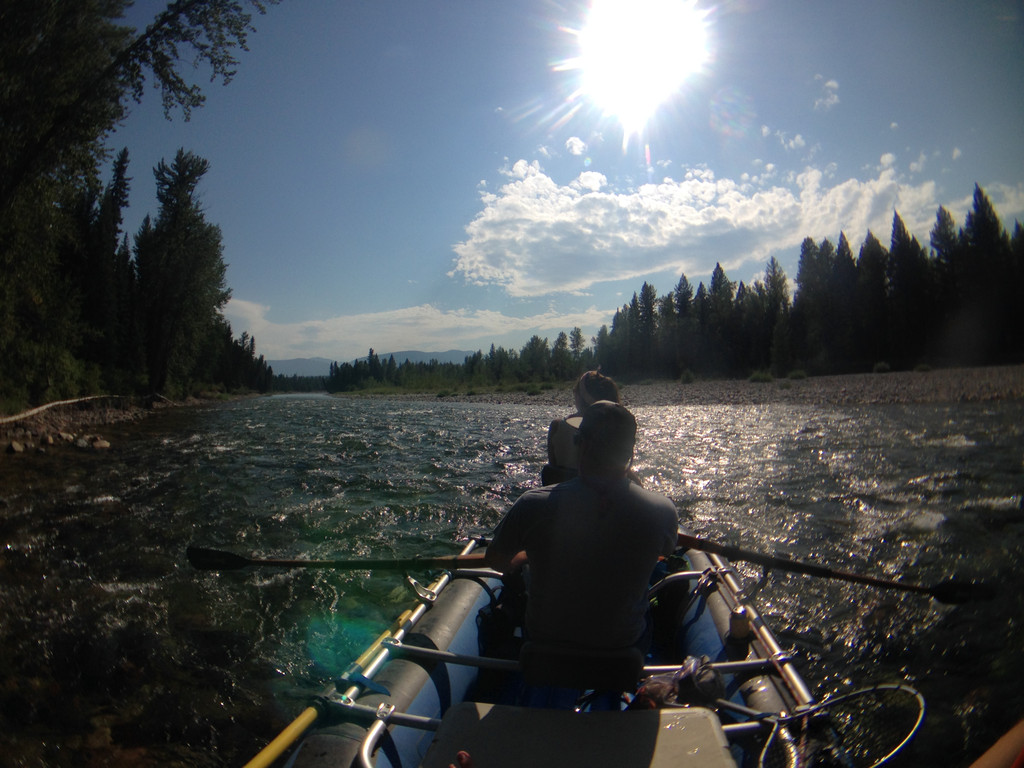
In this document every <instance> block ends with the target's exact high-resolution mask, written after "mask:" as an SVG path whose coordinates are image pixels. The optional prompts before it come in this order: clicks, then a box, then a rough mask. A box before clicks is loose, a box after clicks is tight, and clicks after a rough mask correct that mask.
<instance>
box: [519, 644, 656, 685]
mask: <svg viewBox="0 0 1024 768" xmlns="http://www.w3.org/2000/svg"><path fill="white" fill-rule="evenodd" d="M519 665H520V667H521V669H522V672H523V680H524V681H525V682H526V684H527V685H533V686H555V687H559V688H577V689H580V690H595V691H620V692H621V691H630V692H632V691H634V690H636V685H637V682H638V681H639V680H640V675H641V673H642V672H643V668H644V655H643V653H641V652H640V649H638V648H636V647H634V646H629V647H627V648H608V649H605V648H579V647H571V646H565V645H558V644H554V643H544V642H539V641H536V640H528V641H526V642H525V643H523V647H522V649H521V650H520V652H519Z"/></svg>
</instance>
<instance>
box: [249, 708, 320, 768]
mask: <svg viewBox="0 0 1024 768" xmlns="http://www.w3.org/2000/svg"><path fill="white" fill-rule="evenodd" d="M319 716H320V712H319V710H317V708H316V707H306V708H305V709H304V710H302V714H300V715H299V716H298V717H296V718H295V719H294V720H292V721H291V723H289V724H288V726H287V727H286V728H285V729H284V730H283V731H281V732H280V733H279V734H277V736H276V737H275V738H274V740H273V741H271V742H270V743H269V744H267V746H265V747H264V748H263V749H261V750H260V751H259V754H257V755H255V756H254V757H253V759H252V760H250V761H249V762H248V763H246V764H245V766H244V768H267V766H269V765H271V764H273V762H274V761H275V760H277V758H279V757H280V756H281V754H282V753H283V752H284V751H285V750H286V749H288V747H290V746H291V745H292V744H294V743H295V742H296V741H297V740H298V738H299V737H300V736H301V735H302V734H304V733H305V732H306V731H308V730H309V727H310V726H311V725H313V723H315V722H316V719H317V718H318V717H319Z"/></svg>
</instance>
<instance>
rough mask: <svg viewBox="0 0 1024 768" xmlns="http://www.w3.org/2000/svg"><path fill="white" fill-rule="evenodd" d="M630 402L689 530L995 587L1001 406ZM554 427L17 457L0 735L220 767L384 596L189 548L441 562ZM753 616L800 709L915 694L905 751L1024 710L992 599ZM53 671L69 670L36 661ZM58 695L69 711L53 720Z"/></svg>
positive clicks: (1013, 515)
mask: <svg viewBox="0 0 1024 768" xmlns="http://www.w3.org/2000/svg"><path fill="white" fill-rule="evenodd" d="M636 414H637V417H638V420H639V422H640V427H641V434H640V442H639V445H638V453H637V459H636V468H637V470H638V472H639V474H640V475H641V477H643V479H644V482H645V485H647V486H648V487H651V488H655V489H657V490H659V491H661V492H663V493H665V494H667V495H669V496H670V497H671V498H672V499H673V500H674V501H675V502H676V505H677V506H678V508H679V510H680V518H681V521H682V523H683V524H684V525H685V526H687V527H688V528H690V529H691V530H692V531H693V532H694V533H696V534H698V535H702V536H706V537H707V538H711V539H715V540H719V541H722V542H725V543H729V544H733V545H738V546H741V547H743V548H747V549H751V550H755V551H761V552H767V553H771V554H781V555H787V556H790V557H793V558H794V559H801V560H809V561H812V562H815V563H819V564H822V565H826V566H828V567H833V568H839V569H843V570H851V571H857V572H863V573H871V574H876V575H880V576H882V577H884V578H889V579H895V580H899V579H901V578H905V579H906V580H908V581H914V582H919V583H924V584H932V583H937V582H939V581H941V580H942V579H944V578H946V577H948V576H949V575H950V574H951V573H958V574H962V575H966V576H968V577H970V576H978V577H984V578H985V579H986V580H988V581H993V580H997V579H998V574H999V573H1003V572H1005V573H1014V572H1017V573H1019V572H1020V568H1021V565H1022V563H1024V521H1022V515H1021V498H1022V496H1021V494H1022V487H1021V486H1022V483H1021V468H1022V459H1024V437H1022V435H1024V426H1022V425H1024V404H1021V403H1003V404H1000V406H999V407H993V406H991V405H988V406H980V405H963V406H917V407H905V406H891V407H863V408H853V407H849V408H814V407H809V406H752V407H737V406H719V407H701V408H696V407H668V408H653V407H639V408H637V409H636ZM555 415H558V414H552V413H551V410H550V409H549V408H546V407H541V406H529V405H526V406H523V405H475V404H463V403H449V402H442V401H438V402H422V403H411V402H387V401H376V400H335V399H330V398H326V397H298V396H293V397H274V398H261V399H255V400H245V401H237V402H233V403H227V404H224V405H220V406H217V407H212V408H199V409H189V411H188V412H185V413H173V414H167V415H162V416H158V417H153V418H151V419H149V420H146V421H145V422H143V423H141V424H138V425H132V426H131V427H125V428H124V429H123V430H122V433H121V434H119V435H117V436H116V437H115V439H114V443H115V451H114V452H113V453H112V454H111V455H110V456H108V457H107V458H105V459H103V460H102V461H98V462H97V461H95V460H94V459H93V458H92V457H90V458H89V463H88V466H87V467H86V468H85V469H82V468H81V467H79V465H78V464H68V465H66V466H65V465H61V464H60V463H59V462H60V461H62V460H61V459H59V458H58V457H44V458H40V461H41V462H42V464H41V465H40V468H39V469H38V471H39V477H35V476H31V473H32V472H34V471H36V470H28V471H27V472H26V474H25V476H23V477H20V478H17V480H18V482H20V483H22V484H25V483H30V484H31V485H30V487H28V488H26V490H24V491H18V490H13V489H16V488H20V487H22V486H17V485H15V484H14V480H15V478H13V477H11V478H5V480H4V483H5V484H4V488H5V494H6V495H7V501H6V507H5V508H4V517H3V518H2V526H3V527H2V530H3V532H4V546H5V550H4V551H3V553H2V559H0V573H2V574H3V576H4V581H3V583H2V587H0V589H2V598H3V604H4V606H5V612H4V617H3V619H2V623H0V639H2V641H3V647H4V650H5V653H4V659H3V661H0V683H2V686H0V690H2V691H3V694H2V701H0V704H2V705H3V707H2V708H0V714H2V715H3V716H4V717H5V718H6V719H5V721H4V724H5V725H6V726H9V727H5V728H4V729H3V730H4V732H5V733H6V734H7V735H2V736H0V746H2V747H4V748H8V747H9V748H10V749H13V750H15V752H16V753H17V754H22V755H28V757H26V758H25V761H26V762H31V760H32V759H33V758H32V755H35V754H37V753H38V754H41V755H43V757H42V758H41V760H42V762H44V763H46V764H50V765H65V764H72V763H74V762H75V760H76V759H77V758H74V757H73V755H75V754H76V753H77V754H79V756H80V757H81V756H82V755H83V754H85V752H88V750H87V749H86V747H85V746H84V745H85V744H86V742H88V738H89V736H90V734H92V733H93V731H94V729H95V727H96V726H95V725H94V722H95V719H96V718H97V717H100V716H101V715H102V717H104V718H106V719H105V720H104V722H108V721H109V722H111V723H113V730H112V733H115V734H116V738H115V739H114V743H113V745H111V746H108V747H104V749H106V750H107V751H106V752H102V750H101V752H102V754H99V755H96V754H93V755H92V757H96V758H97V759H108V758H109V759H114V758H115V757H116V754H115V752H116V750H117V749H121V748H123V749H128V748H129V747H132V746H140V745H141V746H144V747H145V748H146V749H148V750H150V751H151V753H152V754H160V755H162V756H163V757H165V758H167V759H184V760H185V761H186V762H189V763H192V764H211V765H221V764H223V765H228V764H238V763H239V762H241V761H244V760H245V759H247V758H248V757H250V756H251V755H252V754H253V753H254V752H255V750H256V749H258V748H259V746H261V745H262V743H263V742H264V740H265V738H266V736H267V734H268V733H271V732H276V729H278V728H280V727H281V725H283V721H284V720H286V719H288V718H290V717H292V716H294V714H295V713H296V712H297V711H298V710H299V709H301V707H302V706H304V705H305V703H306V701H307V697H308V695H309V694H310V693H315V692H318V691H319V690H320V688H321V687H322V685H323V684H324V682H325V681H326V680H329V679H330V678H331V677H332V676H333V675H336V674H338V673H339V672H340V671H341V670H342V669H344V667H345V666H347V664H348V662H349V661H351V660H352V659H354V658H355V657H356V656H357V655H358V653H359V652H360V651H361V650H362V648H363V646H364V645H365V644H366V643H367V642H368V641H369V640H371V639H373V638H374V637H376V635H377V634H379V632H380V631H382V630H383V629H384V628H385V627H386V626H387V625H388V624H389V623H390V621H391V620H392V619H393V618H394V616H395V615H396V614H397V613H398V610H399V608H400V606H402V605H403V603H404V601H405V600H406V597H405V593H404V592H402V587H401V576H400V574H384V573H378V574H374V575H373V576H371V575H370V574H368V573H365V572H349V573H337V572H330V571H319V572H314V571H311V570H308V569H291V570H287V571H280V570H269V569H249V570H245V571H234V572H225V573H221V574H211V573H197V572H195V571H193V570H192V569H190V568H189V567H188V565H187V564H186V563H184V561H183V552H184V547H185V545H186V544H188V543H190V542H192V543H198V544H202V545H204V546H212V547H219V548H224V549H233V550H235V551H238V552H243V553H246V554H251V555H253V556H288V557H291V556H294V557H311V558H318V557H361V556H375V557H388V556H392V555H394V556H407V555H412V554H450V553H451V552H453V551H454V550H455V545H454V541H455V540H456V539H458V538H460V537H466V536H469V535H474V534H487V533H489V532H490V530H491V529H492V528H493V526H494V524H495V523H496V522H497V521H498V519H499V518H500V516H501V514H502V513H503V511H504V510H505V509H506V508H507V506H508V505H509V504H510V503H511V501H512V500H514V499H515V498H516V497H517V496H518V495H519V494H520V493H521V492H522V491H524V490H525V489H527V488H528V487H531V486H533V485H536V484H537V482H538V477H539V471H540V466H541V464H542V463H543V461H544V451H545V448H544V440H545V433H546V428H547V424H548V422H549V421H550V419H551V418H552V417H553V416H555ZM37 458H38V457H37ZM75 461H77V458H76V459H75ZM47 462H53V464H52V465H49V464H47ZM52 477H57V478H59V480H57V481H53V480H47V479H45V478H52ZM8 489H12V490H8ZM740 568H741V571H742V572H743V573H744V574H746V575H748V576H756V575H757V571H756V569H753V568H748V567H746V566H743V565H741V566H740ZM997 583H998V582H997ZM759 601H760V604H761V606H762V609H763V610H762V613H763V614H764V615H765V617H766V619H767V620H768V621H769V623H770V624H771V625H772V626H773V627H775V628H776V629H777V630H778V633H779V635H780V637H781V638H782V639H783V643H784V644H785V645H787V646H792V647H795V648H796V649H797V651H798V652H799V654H800V657H801V663H802V665H803V667H804V670H805V676H806V677H807V678H808V680H809V681H810V682H811V683H812V687H813V686H815V685H818V686H819V687H818V689H817V690H818V692H819V693H825V692H828V691H831V690H836V689H839V688H842V687H845V686H847V685H849V684H851V683H852V684H854V685H861V684H867V683H869V682H878V681H881V680H893V679H904V678H906V679H908V680H909V681H910V682H912V683H914V684H917V685H919V686H920V687H921V688H922V689H923V691H924V693H925V695H926V697H927V698H928V699H929V705H930V710H929V711H930V715H929V720H928V721H926V726H925V732H924V733H923V734H922V738H921V740H920V741H921V743H920V745H919V746H918V752H917V753H916V758H915V759H917V760H919V761H921V762H926V761H928V760H930V759H932V758H937V757H941V756H942V755H943V754H946V755H949V754H958V753H960V752H961V751H962V750H963V749H965V748H966V747H965V746H964V745H965V742H964V739H965V738H969V739H971V740H972V741H971V744H980V743H982V742H983V741H984V740H985V739H986V738H988V737H990V736H991V737H992V738H994V736H995V734H997V733H998V728H999V727H1001V726H1005V725H1007V724H1009V722H1010V721H1012V719H1013V718H1014V717H1016V716H1019V715H1024V697H1022V694H1021V692H1020V691H1019V689H1018V686H1016V685H1015V684H1013V683H1012V681H1013V680H1016V679H1022V678H1024V669H1022V662H1021V654H1020V650H1021V649H1022V648H1024V637H1022V630H1021V628H1020V627H1019V626H1017V625H1016V623H1015V621H1016V620H1015V618H1014V617H1015V616H1018V615H1020V614H1021V612H1022V611H1024V605H1022V598H1021V597H1020V595H1019V594H1018V593H1017V590H1015V589H1014V590H1012V594H1008V595H1003V599H1002V600H1001V601H998V602H995V603H989V604H985V605H977V606H974V605H967V606H962V607H957V608H952V607H949V606H942V605H940V604H938V603H935V602H934V601H928V600H926V599H923V598H920V597H917V596H913V595H906V594H904V593H900V592H895V591H885V590H875V589H871V588H867V587H863V586H857V585H850V584H846V583H842V582H836V581H827V580H822V579H812V578H808V577H804V576H798V575H787V574H783V573H779V572H776V573H773V574H772V576H771V578H770V579H769V580H768V583H767V586H766V587H765V589H764V591H763V592H762V593H761V595H760V596H759ZM982 625H983V626H985V627H986V628H987V632H985V633H982V634H979V633H978V632H977V629H976V628H977V627H978V626H982ZM58 657H60V658H64V657H67V658H71V659H75V660H76V661H74V662H73V663H71V665H70V666H69V665H68V664H63V663H62V664H52V665H49V666H48V660H53V659H57V658H58ZM83 664H85V665H87V670H88V671H83V668H82V666H81V665H83ZM56 697H60V698H61V699H62V700H63V701H70V700H72V699H74V700H75V701H78V702H79V704H78V708H79V710H80V711H78V712H76V713H75V714H74V715H73V716H69V715H68V713H67V711H66V710H67V705H66V704H65V705H62V706H58V705H57V704H56V703H55V701H54V699H55V698H56ZM964 702H970V706H966V705H964ZM12 712H15V713H17V716H16V717H15V716H14V715H12V714H11V713H12ZM48 712H50V713H56V714H45V713H48ZM57 714H60V715H61V717H57ZM12 717H13V718H14V719H13V720H12ZM104 727H106V726H104ZM76 740H77V741H76ZM26 744H32V745H34V746H32V747H31V748H30V747H27V746H25V745H26ZM40 745H43V746H40ZM45 745H49V746H45ZM33 750H34V751H33ZM182 755H186V756H187V757H185V758H182V757H181V756H182ZM908 764H911V763H908Z"/></svg>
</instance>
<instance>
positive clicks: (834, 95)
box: [814, 75, 839, 112]
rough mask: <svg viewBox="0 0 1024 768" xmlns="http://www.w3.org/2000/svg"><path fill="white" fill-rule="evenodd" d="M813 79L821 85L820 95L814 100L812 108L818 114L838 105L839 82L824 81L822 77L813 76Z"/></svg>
mask: <svg viewBox="0 0 1024 768" xmlns="http://www.w3.org/2000/svg"><path fill="white" fill-rule="evenodd" d="M814 79H815V80H817V81H818V82H820V83H821V95H820V96H819V97H818V98H817V99H815V100H814V108H815V109H816V110H818V111H820V112H827V111H828V110H830V109H832V107H834V106H835V105H836V104H838V103H839V82H838V81H837V80H825V78H824V77H823V76H822V75H815V76H814Z"/></svg>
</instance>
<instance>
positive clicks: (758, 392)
mask: <svg viewBox="0 0 1024 768" xmlns="http://www.w3.org/2000/svg"><path fill="white" fill-rule="evenodd" d="M620 388H621V392H622V399H623V402H624V403H625V404H626V405H627V406H631V407H638V406H644V407H652V406H653V407H658V406H699V405H766V404H772V403H786V404H795V405H877V404H897V403H903V404H911V403H963V402H985V401H997V400H1022V399H1024V365H1012V366H992V367H985V368H947V369H937V370H930V371H901V372H896V373H863V374H850V375H845V376H816V377H813V378H804V379H777V380H774V381H766V382H756V381H741V380H731V379H721V380H699V381H693V382H680V381H650V382H642V383H637V384H628V383H624V384H622V385H621V387H620ZM342 397H349V398H352V399H355V400H358V399H361V398H388V399H394V400H408V401H423V400H432V401H433V400H443V401H456V402H471V403H513V404H515V403H519V404H533V405H550V406H552V408H555V409H559V408H567V407H571V404H572V385H571V384H561V385H558V386H553V387H547V388H534V389H530V390H529V391H525V390H518V389H517V390H507V391H490V392H480V393H476V394H437V393H431V392H423V393H419V394H409V393H404V394H400V395H395V394H388V395H374V394H362V393H358V394H348V395H342ZM198 402H200V401H197V400H191V401H189V402H186V403H182V404H181V405H190V404H196V403H198ZM160 407H172V406H170V405H169V404H162V403H150V404H149V405H148V406H145V407H144V406H141V405H139V404H137V403H127V402H116V403H115V402H104V401H99V402H89V403H81V404H78V405H74V406H66V407H58V408H52V409H49V410H46V411H43V412H41V413H38V414H35V415H33V416H29V417H27V418H25V419H21V420H18V421H14V422H10V423H7V424H3V425H0V447H2V449H3V450H4V451H6V452H7V453H23V452H31V451H36V450H46V449H47V448H48V447H50V446H58V445H61V444H64V445H73V446H76V447H77V448H79V449H83V450H105V449H107V448H109V447H110V443H109V442H108V441H107V440H106V439H104V438H103V437H102V436H101V435H100V434H98V430H99V428H100V427H102V426H104V425H107V424H114V423H119V422H124V421H137V420H139V419H142V418H145V416H146V414H147V413H150V412H151V411H152V410H153V409H154V408H160Z"/></svg>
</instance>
